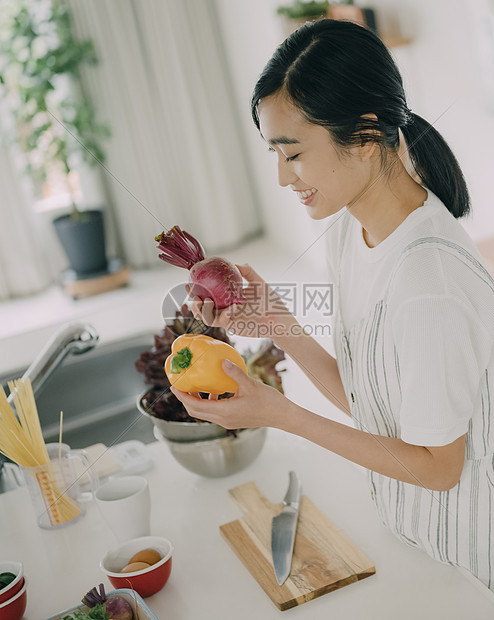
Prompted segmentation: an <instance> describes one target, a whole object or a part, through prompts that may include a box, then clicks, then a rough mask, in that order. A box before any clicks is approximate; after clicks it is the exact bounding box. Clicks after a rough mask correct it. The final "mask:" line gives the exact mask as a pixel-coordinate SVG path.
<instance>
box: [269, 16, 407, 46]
mask: <svg viewBox="0 0 494 620" xmlns="http://www.w3.org/2000/svg"><path fill="white" fill-rule="evenodd" d="M280 17H281V24H282V30H283V36H284V37H285V38H287V37H288V36H290V35H291V34H292V32H295V30H297V29H298V28H300V26H303V24H305V22H308V21H317V20H319V19H325V18H324V17H318V18H315V17H312V18H311V17H301V18H299V19H292V18H290V17H286V15H281V16H280ZM378 36H379V38H380V39H381V41H382V42H383V43H384V45H385V46H386V47H388V48H393V47H401V46H403V45H409V44H410V43H412V41H413V39H412V38H410V37H403V36H402V35H400V34H396V35H392V34H389V35H387V34H386V35H384V34H383V35H382V36H381V35H378Z"/></svg>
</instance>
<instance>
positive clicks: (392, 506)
mask: <svg viewBox="0 0 494 620" xmlns="http://www.w3.org/2000/svg"><path fill="white" fill-rule="evenodd" d="M424 243H428V244H432V245H433V246H434V247H437V248H439V249H444V250H445V251H456V250H457V249H460V250H461V252H460V253H459V256H460V259H461V260H464V261H469V265H470V267H472V265H473V267H472V268H476V269H477V270H478V276H479V277H482V278H483V279H484V280H485V279H486V274H487V272H486V271H485V269H484V268H483V266H482V265H480V263H478V261H477V260H476V259H475V258H474V257H473V256H472V255H471V254H468V253H467V252H466V251H465V250H464V248H461V247H460V246H457V248H452V247H451V246H452V245H456V244H452V243H451V242H449V241H447V240H445V239H441V238H428V239H419V240H417V241H415V242H413V243H412V244H410V245H409V246H407V248H405V250H404V253H403V255H402V259H404V258H405V256H406V254H407V253H408V252H411V251H414V250H415V249H417V248H418V247H419V246H420V245H423V244H424ZM399 262H400V261H398V263H399ZM397 267H398V265H397V266H396V268H397ZM395 272H396V269H395ZM395 272H394V273H395ZM487 276H488V278H490V276H489V275H488V274H487ZM392 279H393V275H391V277H390V284H389V285H388V289H387V291H388V292H387V293H386V294H385V295H384V298H383V299H381V300H379V302H378V303H376V305H375V306H374V308H373V309H372V310H371V312H370V313H369V314H368V315H367V316H365V317H364V318H362V319H361V320H360V321H359V322H358V323H357V324H355V325H354V326H353V327H352V328H351V329H350V330H347V329H345V326H344V322H343V320H342V316H341V304H340V299H339V297H340V296H339V293H338V291H339V290H340V266H338V275H337V290H336V297H337V299H336V304H335V314H334V320H333V339H334V347H335V352H336V359H337V363H338V368H339V371H340V375H341V378H342V382H343V385H344V388H345V392H346V396H347V399H348V402H349V403H350V408H351V414H352V418H353V421H354V424H355V426H356V428H358V429H359V430H362V431H364V432H367V433H373V434H377V435H381V436H385V437H398V438H399V437H400V421H399V411H400V398H399V395H400V394H401V389H400V365H399V359H398V355H397V352H396V348H395V346H394V343H393V337H392V331H391V321H390V320H388V315H387V313H388V306H387V299H388V293H389V290H390V286H391V283H392ZM490 281H491V283H492V284H493V286H494V281H493V280H492V278H490ZM493 290H494V289H493ZM493 320H494V317H493ZM491 371H492V367H491ZM491 374H492V373H491ZM492 381H493V379H492V376H491V377H489V373H488V370H486V371H485V373H484V375H483V377H482V380H481V385H480V397H479V399H478V403H479V404H480V405H479V407H478V410H477V408H476V410H475V411H474V413H473V416H472V418H471V419H470V423H469V426H468V432H467V438H466V453H465V463H464V468H463V472H462V475H461V479H460V481H459V483H458V484H457V485H456V486H455V487H454V488H452V489H450V490H449V491H432V490H430V489H426V488H424V487H421V486H418V485H414V484H409V483H406V482H401V481H399V480H395V479H393V478H389V477H387V476H383V475H381V474H378V473H376V472H373V471H370V470H367V479H368V484H369V488H370V493H371V496H372V499H373V502H374V504H375V506H376V509H377V513H378V515H379V518H380V520H381V522H382V524H383V525H385V526H386V527H387V528H389V529H390V530H391V531H392V532H393V534H395V536H397V537H398V538H399V539H400V540H401V541H402V542H403V543H405V544H407V545H410V546H411V547H415V548H420V549H422V550H423V551H425V552H426V553H427V554H429V555H430V556H431V557H433V558H434V559H435V560H438V561H439V562H443V563H446V564H450V565H456V566H462V567H463V568H465V569H466V570H467V571H469V572H470V573H472V574H473V575H474V576H475V577H477V578H478V579H479V580H480V581H481V582H482V583H484V584H485V585H486V586H487V587H488V588H490V589H491V590H492V591H494V521H493V517H494V514H493V513H494V503H493V502H494V454H493V452H494V419H493V415H494V410H493V406H492V404H491V399H492V398H493V397H494V394H493V393H492V392H493V385H492ZM391 388H392V389H391ZM390 394H395V396H394V397H393V396H391V395H390ZM396 395H398V396H396ZM376 441H377V439H376ZM383 449H385V448H383ZM412 473H413V472H412Z"/></svg>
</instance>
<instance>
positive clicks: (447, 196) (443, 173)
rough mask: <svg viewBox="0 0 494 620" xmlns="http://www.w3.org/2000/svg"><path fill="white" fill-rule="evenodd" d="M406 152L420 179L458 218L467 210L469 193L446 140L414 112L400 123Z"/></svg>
mask: <svg viewBox="0 0 494 620" xmlns="http://www.w3.org/2000/svg"><path fill="white" fill-rule="evenodd" d="M401 131H402V133H403V135H404V137H405V141H406V143H407V147H408V153H409V155H410V159H411V161H412V164H413V167H414V168H415V171H416V173H417V174H418V176H419V177H420V179H421V181H422V183H423V184H424V185H425V186H426V187H427V188H429V189H430V190H431V192H434V194H436V196H437V197H438V198H439V199H440V200H441V201H442V202H443V203H444V204H445V205H446V207H447V208H448V210H449V211H450V212H451V213H452V214H453V215H454V216H455V217H456V218H460V217H463V216H465V215H467V214H468V213H469V212H470V196H469V194H468V189H467V184H466V182H465V178H464V176H463V173H462V171H461V168H460V166H459V164H458V161H457V160H456V157H455V156H454V155H453V152H452V150H451V149H450V148H449V146H448V144H447V143H446V140H445V139H444V138H443V137H442V136H441V134H440V133H439V132H438V131H437V129H434V127H433V126H432V125H431V124H430V123H428V122H427V121H426V120H424V119H423V118H422V117H421V116H418V114H414V113H413V112H412V113H410V116H409V120H408V122H407V123H406V124H405V125H404V126H402V127H401Z"/></svg>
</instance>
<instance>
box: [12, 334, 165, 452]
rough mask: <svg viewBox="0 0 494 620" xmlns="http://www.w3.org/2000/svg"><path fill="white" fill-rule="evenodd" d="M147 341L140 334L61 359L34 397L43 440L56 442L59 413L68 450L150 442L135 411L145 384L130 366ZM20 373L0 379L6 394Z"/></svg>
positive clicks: (146, 423) (145, 423)
mask: <svg viewBox="0 0 494 620" xmlns="http://www.w3.org/2000/svg"><path fill="white" fill-rule="evenodd" d="M153 342H154V339H153V334H152V333H145V334H140V335H137V336H133V337H132V338H128V339H126V340H122V341H118V342H115V343H109V344H99V345H97V346H96V347H95V348H94V349H93V350H92V351H89V352H87V353H85V354H84V355H79V356H71V357H70V358H67V359H66V360H65V361H64V363H63V365H62V366H60V367H59V368H58V369H57V370H56V371H55V372H54V373H53V374H52V375H51V376H50V377H48V379H47V380H46V383H45V384H44V385H43V387H42V388H41V390H40V392H39V393H38V394H37V395H36V404H37V407H38V413H39V418H40V422H41V428H42V431H43V436H44V438H45V441H46V442H47V443H48V442H51V441H58V435H59V424H60V411H61V410H62V411H63V434H62V441H63V442H64V443H67V444H69V445H70V446H71V447H72V448H84V447H86V446H89V445H92V444H95V443H104V444H106V445H107V446H111V445H113V444H116V443H121V442H122V441H127V440H130V439H138V440H140V441H142V442H144V443H150V442H152V441H156V439H155V437H154V435H153V428H154V427H153V424H152V422H151V421H150V420H148V419H147V418H146V417H145V416H143V415H142V414H140V413H139V411H138V410H137V407H136V398H137V395H138V394H141V393H142V391H143V390H144V389H145V388H146V385H145V383H144V376H143V375H142V374H141V373H139V372H137V370H136V368H135V362H136V360H137V359H139V356H140V354H141V353H142V352H143V351H146V350H150V349H151V347H152V346H153ZM25 370H26V369H25V368H21V369H18V370H15V371H12V372H11V373H9V374H8V375H4V376H0V384H1V385H3V386H4V389H5V391H6V392H7V393H8V387H7V382H8V381H9V380H10V379H13V378H18V377H20V376H22V374H23V373H24V371H25Z"/></svg>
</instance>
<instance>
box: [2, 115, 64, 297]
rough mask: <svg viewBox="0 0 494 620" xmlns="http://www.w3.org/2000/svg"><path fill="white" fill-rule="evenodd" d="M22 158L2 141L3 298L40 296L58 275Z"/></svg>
mask: <svg viewBox="0 0 494 620" xmlns="http://www.w3.org/2000/svg"><path fill="white" fill-rule="evenodd" d="M4 124H5V123H4ZM0 133H1V132H0ZM16 155H17V157H16ZM18 159H19V157H18V153H16V149H15V148H14V147H10V148H9V147H8V146H7V145H6V144H5V143H4V142H2V141H0V299H7V298H9V297H18V296H22V295H30V294H34V293H37V292H39V291H41V290H43V289H44V288H46V287H47V286H48V285H49V284H50V282H51V281H52V279H53V277H54V274H55V273H56V272H54V271H53V264H52V261H51V260H50V257H49V256H48V253H47V251H46V246H45V244H44V243H43V240H42V238H41V237H42V235H40V230H41V229H40V225H39V222H38V221H36V220H35V219H34V218H33V213H32V210H31V205H32V200H33V198H32V194H31V186H30V184H29V182H28V180H27V179H26V178H25V177H24V176H23V174H22V169H21V168H20V166H22V162H19V161H18Z"/></svg>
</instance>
